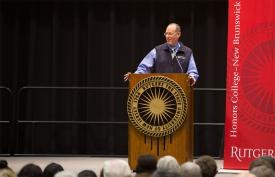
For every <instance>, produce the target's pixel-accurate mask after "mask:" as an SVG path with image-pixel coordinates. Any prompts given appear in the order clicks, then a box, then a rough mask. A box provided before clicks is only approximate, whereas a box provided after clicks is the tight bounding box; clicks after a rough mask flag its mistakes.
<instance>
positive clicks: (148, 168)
mask: <svg viewBox="0 0 275 177" xmlns="http://www.w3.org/2000/svg"><path fill="white" fill-rule="evenodd" d="M156 169H157V159H156V157H155V156H153V155H150V154H146V155H140V156H139V157H138V161H137V166H136V170H135V172H136V177H149V176H151V175H152V173H153V172H154V171H155V170H156Z"/></svg>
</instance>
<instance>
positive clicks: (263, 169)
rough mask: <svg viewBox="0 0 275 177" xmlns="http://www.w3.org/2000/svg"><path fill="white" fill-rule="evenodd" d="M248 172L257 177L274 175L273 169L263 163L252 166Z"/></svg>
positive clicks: (272, 176) (271, 176)
mask: <svg viewBox="0 0 275 177" xmlns="http://www.w3.org/2000/svg"><path fill="white" fill-rule="evenodd" d="M250 173H252V174H254V175H255V176H257V177H275V172H274V171H273V169H272V168H269V167H267V166H265V165H262V166H257V167H254V168H253V169H252V170H251V171H250Z"/></svg>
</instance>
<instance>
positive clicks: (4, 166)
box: [0, 160, 16, 177]
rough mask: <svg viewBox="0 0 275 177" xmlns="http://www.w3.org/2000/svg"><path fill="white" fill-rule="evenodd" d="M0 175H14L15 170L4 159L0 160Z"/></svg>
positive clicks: (12, 176)
mask: <svg viewBox="0 0 275 177" xmlns="http://www.w3.org/2000/svg"><path fill="white" fill-rule="evenodd" d="M0 177H16V174H15V172H14V171H13V170H12V169H11V168H10V167H9V166H8V162H7V161H6V160H0Z"/></svg>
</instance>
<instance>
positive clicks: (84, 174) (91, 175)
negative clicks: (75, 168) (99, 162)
mask: <svg viewBox="0 0 275 177" xmlns="http://www.w3.org/2000/svg"><path fill="white" fill-rule="evenodd" d="M77 177H97V175H96V174H95V172H94V171H93V170H83V171H81V172H79V173H78V175H77Z"/></svg>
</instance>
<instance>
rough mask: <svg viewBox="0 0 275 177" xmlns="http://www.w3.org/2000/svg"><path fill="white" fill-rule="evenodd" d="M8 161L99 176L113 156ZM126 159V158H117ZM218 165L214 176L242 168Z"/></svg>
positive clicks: (226, 175)
mask: <svg viewBox="0 0 275 177" xmlns="http://www.w3.org/2000/svg"><path fill="white" fill-rule="evenodd" d="M0 159H5V160H7V161H8V164H9V166H10V167H11V168H12V169H13V170H15V171H16V172H18V171H19V170H20V169H21V168H22V167H23V166H24V165H25V164H28V163H34V164H37V165H39V166H40V167H41V168H42V170H43V169H44V168H45V166H46V165H47V164H49V163H51V162H56V163H59V164H61V165H62V166H63V167H64V169H65V170H71V171H74V172H76V173H77V172H79V171H82V170H84V169H85V170H86V169H91V170H93V171H95V172H96V173H97V175H98V176H99V173H100V170H101V168H102V165H103V162H104V161H106V160H110V159H114V158H105V157H0ZM119 159H123V160H125V161H127V158H119ZM216 162H217V165H218V169H219V170H218V174H217V176H216V177H232V176H235V175H236V174H238V173H240V172H242V171H243V170H225V169H223V160H216Z"/></svg>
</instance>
